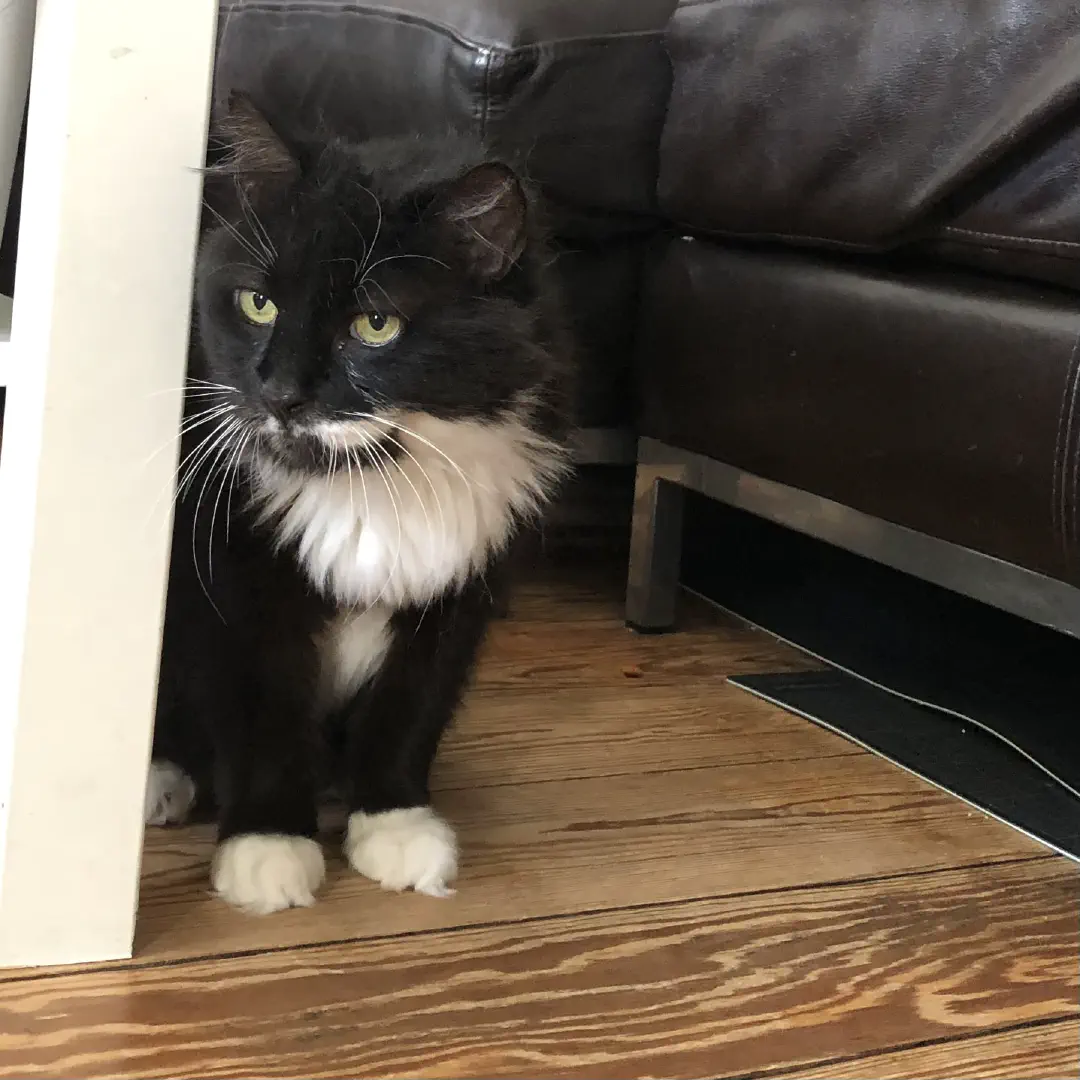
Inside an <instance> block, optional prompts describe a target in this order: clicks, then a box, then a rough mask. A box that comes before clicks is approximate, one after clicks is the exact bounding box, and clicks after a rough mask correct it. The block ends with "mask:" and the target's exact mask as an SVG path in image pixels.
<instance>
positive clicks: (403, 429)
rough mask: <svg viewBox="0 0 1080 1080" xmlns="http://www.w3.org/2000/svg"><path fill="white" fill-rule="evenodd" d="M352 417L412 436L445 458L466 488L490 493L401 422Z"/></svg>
mask: <svg viewBox="0 0 1080 1080" xmlns="http://www.w3.org/2000/svg"><path fill="white" fill-rule="evenodd" d="M352 415H354V416H356V417H358V418H359V419H362V420H371V421H372V422H373V423H376V424H382V425H383V426H384V427H388V428H391V429H396V430H398V431H400V432H402V433H403V434H405V435H411V436H412V437H413V438H414V439H416V440H417V441H418V442H421V443H423V444H424V446H427V447H428V448H429V449H431V450H434V451H435V453H436V454H438V455H439V457H441V458H443V460H444V461H446V462H447V464H449V465H450V467H451V468H452V469H453V470H454V471H455V472H456V473H457V474H458V476H460V477H461V479H462V481H463V482H464V483H465V485H466V487H468V488H470V489H472V488H473V487H478V488H479V489H480V490H481V491H490V488H489V487H488V485H486V484H482V483H481V482H480V481H479V480H477V479H476V478H475V477H469V476H468V475H466V473H465V471H464V470H463V469H462V468H461V466H460V465H459V464H458V463H457V462H456V461H455V460H454V459H453V458H452V457H451V456H450V455H449V454H447V453H446V452H445V451H444V450H442V449H441V448H440V447H438V446H436V445H435V443H433V442H432V441H431V440H430V439H425V438H424V436H423V435H421V434H420V433H419V432H418V431H413V430H412V429H411V428H408V427H406V426H405V425H404V424H402V423H401V422H400V421H398V420H386V419H384V418H383V417H381V416H378V415H377V414H375V413H353V414H352Z"/></svg>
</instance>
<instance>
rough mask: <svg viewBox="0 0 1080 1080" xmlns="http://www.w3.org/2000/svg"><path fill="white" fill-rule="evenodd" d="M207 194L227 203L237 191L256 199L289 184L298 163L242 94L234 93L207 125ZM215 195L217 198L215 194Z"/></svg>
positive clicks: (267, 122)
mask: <svg viewBox="0 0 1080 1080" xmlns="http://www.w3.org/2000/svg"><path fill="white" fill-rule="evenodd" d="M210 150H211V155H210V156H211V159H212V160H211V161H210V163H209V165H208V167H207V169H206V172H205V176H206V187H207V194H208V195H209V196H210V197H211V199H212V201H223V202H225V203H229V202H231V201H233V200H235V198H236V197H237V194H238V193H240V194H241V195H242V196H244V197H246V198H248V199H251V200H255V201H259V200H261V198H262V197H263V196H264V195H266V194H268V193H272V192H273V191H275V190H282V189H285V188H288V187H289V185H291V184H292V182H293V181H294V180H295V179H296V177H297V175H298V174H299V171H300V167H299V165H298V164H297V161H296V159H295V158H294V157H293V155H292V154H291V153H290V152H289V149H288V147H286V145H285V143H284V142H282V140H281V139H280V138H279V137H278V134H277V132H275V131H274V129H273V127H271V125H270V122H269V121H268V120H267V119H266V117H265V116H263V114H262V113H261V112H260V111H259V110H258V109H257V108H256V107H255V105H254V103H253V102H252V101H251V100H250V99H249V98H248V97H247V96H246V95H244V94H239V93H233V94H232V95H230V97H229V101H228V104H227V106H226V108H225V110H224V111H223V112H222V113H221V114H219V115H217V116H215V117H214V118H213V122H212V123H211V127H210ZM214 196H216V198H214Z"/></svg>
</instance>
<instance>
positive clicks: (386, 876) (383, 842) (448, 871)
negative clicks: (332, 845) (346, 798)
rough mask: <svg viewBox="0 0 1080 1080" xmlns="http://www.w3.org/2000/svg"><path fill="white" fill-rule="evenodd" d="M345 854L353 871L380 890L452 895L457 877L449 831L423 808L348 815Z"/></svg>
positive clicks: (451, 838) (431, 813) (445, 824)
mask: <svg viewBox="0 0 1080 1080" xmlns="http://www.w3.org/2000/svg"><path fill="white" fill-rule="evenodd" d="M345 855H346V857H347V858H348V860H349V864H350V865H351V866H352V868H353V869H354V870H357V871H359V872H360V873H361V874H363V875H364V876H365V877H369V878H372V879H373V880H374V881H377V882H378V883H379V884H380V885H381V886H382V887H383V888H384V889H393V890H395V891H396V892H401V891H402V890H403V889H409V888H412V889H415V890H416V891H417V892H419V893H426V894H427V895H428V896H440V897H442V896H452V895H453V893H454V890H453V889H451V888H450V887H449V883H450V882H451V881H453V880H454V878H455V877H457V841H456V840H455V839H454V830H453V829H451V828H450V826H449V825H447V823H446V822H445V821H443V819H442V818H441V817H439V816H438V814H436V813H435V812H434V811H433V810H432V809H431V808H430V807H428V806H412V807H409V809H407V810H388V811H386V812H385V813H382V814H365V813H362V812H360V811H357V812H356V813H354V814H350V815H349V827H348V831H347V832H346V834H345Z"/></svg>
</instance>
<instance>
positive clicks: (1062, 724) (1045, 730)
mask: <svg viewBox="0 0 1080 1080" xmlns="http://www.w3.org/2000/svg"><path fill="white" fill-rule="evenodd" d="M684 582H685V584H687V585H688V586H689V587H690V588H692V589H694V590H695V591H697V592H699V593H701V594H702V595H704V596H705V597H707V598H708V599H710V600H712V601H714V602H715V603H717V604H719V605H720V606H722V607H724V608H726V609H728V610H730V611H732V612H735V613H736V614H738V615H740V616H741V617H743V618H745V619H746V620H748V621H749V622H752V623H754V624H755V625H757V626H760V627H762V628H764V629H765V630H767V631H769V632H770V633H773V634H775V635H776V636H778V637H780V638H783V639H784V640H785V641H789V642H791V643H792V644H793V645H796V646H797V647H799V648H801V649H804V650H805V651H807V652H810V653H813V654H814V655H816V656H819V657H821V658H822V659H824V660H826V661H828V662H829V663H831V664H833V665H835V666H836V667H838V668H840V669H843V670H845V671H848V672H851V673H854V674H856V675H858V676H860V677H862V678H863V679H865V680H868V681H869V682H870V683H873V684H875V685H877V686H879V687H882V688H884V689H885V690H887V691H890V692H891V693H892V694H895V695H899V696H901V697H903V698H906V699H908V702H914V703H915V704H914V705H913V706H911V708H912V710H913V711H911V712H908V711H904V710H902V711H900V712H897V713H895V715H894V722H895V723H898V724H899V723H904V724H911V725H913V727H912V730H913V731H916V730H917V731H918V734H917V735H912V737H911V739H908V740H906V741H905V740H900V741H897V740H890V741H889V744H888V745H889V749H885V748H879V747H877V746H874V747H873V748H874V749H876V750H878V751H879V752H880V753H882V754H885V755H886V756H888V757H890V758H893V759H894V760H896V761H897V762H898V763H899V764H901V765H903V766H904V767H906V768H909V769H911V770H912V771H915V772H918V773H920V774H921V775H925V776H926V777H927V779H929V780H932V781H933V782H935V783H941V784H942V786H945V787H947V788H948V789H949V790H951V791H954V792H955V793H956V794H958V795H960V796H961V797H962V798H965V799H968V800H969V801H971V802H973V803H975V804H977V805H980V806H983V805H984V803H985V793H984V792H983V793H982V794H980V792H982V789H984V788H985V787H986V782H985V781H984V780H983V779H982V776H983V774H984V773H985V771H986V769H988V768H989V766H988V764H987V759H986V757H985V754H984V755H982V756H980V755H979V754H978V753H976V752H975V751H970V752H965V751H964V749H963V743H962V742H958V741H957V740H958V739H959V738H960V737H959V736H957V734H956V731H957V724H958V722H959V721H961V720H962V721H963V722H964V724H966V725H967V726H968V727H969V728H971V727H975V728H982V729H983V730H984V731H985V732H988V733H990V734H991V735H992V736H993V741H997V742H998V743H999V744H1000V746H1001V749H1002V751H1004V752H1005V753H1006V756H1005V757H1001V756H1000V755H999V758H998V759H997V763H996V764H995V766H994V773H993V775H995V776H996V777H997V780H996V781H995V782H996V783H999V784H1001V785H1002V786H1004V787H1006V788H1009V789H1010V790H1011V791H1012V797H1011V800H1010V803H1009V812H1008V814H1007V815H1006V814H1004V813H1003V814H1002V815H1001V816H1003V817H1007V819H1008V820H1009V821H1010V822H1012V823H1013V824H1016V825H1017V826H1018V827H1020V828H1022V829H1024V830H1025V831H1029V832H1031V833H1033V834H1035V835H1042V834H1043V833H1044V832H1045V830H1046V817H1047V810H1046V808H1047V807H1049V806H1053V807H1054V808H1055V809H1054V813H1055V814H1060V815H1063V816H1064V821H1063V822H1062V828H1061V830H1059V831H1060V832H1061V833H1062V835H1064V836H1071V835H1074V834H1075V833H1076V832H1078V831H1080V642H1078V641H1076V640H1075V639H1073V638H1070V637H1066V636H1065V635H1060V634H1056V633H1054V632H1053V631H1049V630H1045V629H1043V628H1041V627H1037V626H1034V625H1032V624H1030V623H1027V622H1025V621H1024V620H1022V619H1018V618H1016V617H1014V616H1011V615H1006V614H1004V613H1002V612H999V611H997V610H996V609H993V608H990V607H987V606H985V605H982V604H979V603H977V602H975V601H972V600H968V599H966V598H964V597H961V596H957V595H955V594H953V593H950V592H948V591H947V590H944V589H940V588H938V587H936V586H933V585H929V584H926V583H925V582H922V581H919V580H917V579H914V578H910V577H908V576H907V575H904V574H901V573H898V572H896V571H893V570H890V569H888V568H886V567H882V566H879V565H878V564H876V563H872V562H870V561H868V560H865V559H861V558H859V557H858V556H855V555H851V554H849V553H847V552H844V551H840V550H838V549H836V548H832V547H830V546H829V545H827V544H822V543H820V542H818V541H815V540H812V539H810V538H808V537H805V536H802V535H801V534H798V533H795V532H792V531H790V530H787V529H783V528H780V527H779V526H775V525H772V524H771V523H769V522H766V521H763V520H761V519H759V518H755V517H753V516H752V515H749V514H745V513H743V512H741V511H737V510H733V509H731V508H730V507H726V506H723V505H721V504H718V503H713V502H710V501H709V500H705V499H701V498H698V497H696V496H694V497H691V498H690V499H689V500H688V511H687V530H686V550H685V552H684ZM871 689H872V688H871ZM800 693H802V691H800ZM827 697H828V696H827V695H823V694H822V693H821V692H817V694H816V697H815V701H816V702H818V703H819V704H820V703H827ZM844 697H845V700H846V699H847V691H845V694H844ZM838 700H839V699H838ZM908 702H905V703H904V704H907V703H908ZM919 705H928V706H931V708H929V709H921V708H918V706H919ZM792 707H795V706H794V705H793V706H792ZM821 707H822V708H824V704H822V705H821ZM897 707H898V708H899V703H898V706H897ZM797 711H801V710H797ZM853 712H854V710H848V709H844V710H842V713H843V717H844V719H842V720H841V722H836V720H835V719H834V718H833V717H831V716H830V715H828V714H825V713H823V714H822V715H821V717H820V718H821V719H822V720H823V721H824V722H826V723H828V724H834V725H835V726H836V727H838V728H840V727H841V726H842V724H847V723H849V720H848V719H846V718H847V717H848V716H849V714H853ZM915 717H919V718H920V719H919V722H918V725H917V726H916V720H915V719H914V718H915ZM815 718H816V717H815ZM867 722H868V723H869V722H871V721H869V720H868V721H867ZM845 730H846V729H845ZM851 734H852V735H853V737H855V738H856V739H860V741H861V736H860V735H859V734H858V733H857V732H852V733H851ZM963 738H964V739H968V741H969V742H970V743H971V744H972V745H974V744H975V743H976V742H978V743H979V745H982V742H983V740H972V739H970V736H964V737H963ZM988 738H989V736H988ZM866 741H867V742H868V744H869V740H866ZM871 745H872V744H871ZM946 746H947V747H949V754H951V755H953V756H952V760H951V765H950V768H949V775H948V778H941V777H939V776H937V775H935V776H931V775H930V774H929V772H928V771H927V769H928V762H930V761H931V760H932V759H933V758H934V756H935V748H936V747H938V748H942V751H941V752H942V754H944V749H943V748H944V747H946ZM916 751H918V753H916ZM942 764H944V759H943V762H942ZM1010 764H1011V769H1012V773H1010V772H1009V767H1010ZM1032 769H1034V770H1035V771H1037V772H1041V773H1042V774H1043V776H1044V777H1046V778H1047V779H1051V778H1052V779H1053V781H1054V783H1053V784H1052V786H1051V787H1050V788H1048V787H1046V786H1045V785H1043V784H1035V783H1034V782H1033V780H1032V779H1031V777H1030V776H1028V774H1029V773H1030V772H1031V770H1032ZM1012 774H1015V781H1014V780H1012V779H1010V776H1011V775H1012ZM1025 777H1027V778H1026V779H1025ZM1054 788H1058V789H1060V794H1061V796H1062V797H1065V798H1067V799H1068V802H1066V803H1061V802H1060V800H1058V799H1057V797H1056V796H1055V797H1054V798H1053V799H1051V796H1050V795H1049V794H1048V792H1050V791H1051V790H1053V789H1054ZM1021 792H1024V793H1025V794H1024V795H1023V797H1021ZM986 809H989V810H991V812H996V811H993V810H992V808H991V807H986ZM1040 830H1041V831H1040ZM1071 843H1072V847H1070V848H1068V850H1069V851H1070V852H1071V853H1073V854H1075V855H1076V856H1077V857H1080V849H1078V848H1077V847H1076V840H1075V839H1074V840H1073V841H1071Z"/></svg>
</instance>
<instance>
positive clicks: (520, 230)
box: [438, 161, 528, 281]
mask: <svg viewBox="0 0 1080 1080" xmlns="http://www.w3.org/2000/svg"><path fill="white" fill-rule="evenodd" d="M438 212H439V216H440V218H441V220H442V222H443V224H444V227H445V228H446V230H447V232H448V234H449V236H450V239H451V241H452V242H453V243H454V245H455V247H456V248H457V249H458V251H459V252H460V254H461V256H462V257H463V259H464V261H465V262H466V264H467V265H468V266H469V268H470V270H471V271H472V272H473V273H474V274H475V275H476V276H477V277H478V278H480V279H481V280H488V281H493V280H497V279H499V278H501V277H504V276H505V275H506V274H507V273H508V272H509V271H510V269H511V267H512V266H513V265H514V263H516V262H517V260H518V259H519V258H520V257H521V253H522V251H523V250H524V249H525V243H526V241H527V238H528V201H527V199H526V196H525V191H524V189H523V188H522V186H521V181H520V180H519V179H518V178H517V175H516V174H515V173H514V171H513V170H512V169H511V168H509V166H507V165H503V164H501V163H499V162H494V161H489V162H485V163H484V164H482V165H477V166H476V167H474V168H472V169H470V170H469V171H468V172H467V173H465V175H464V176H462V177H460V178H459V179H457V180H456V181H454V182H453V183H452V184H451V185H450V186H449V188H448V189H447V191H446V193H445V194H444V196H443V197H442V199H441V200H440V202H439V211H438Z"/></svg>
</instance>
